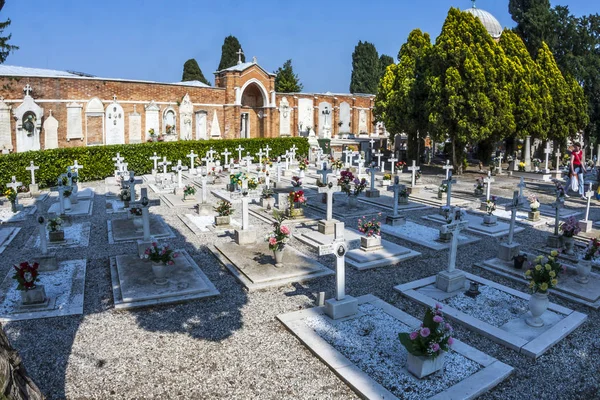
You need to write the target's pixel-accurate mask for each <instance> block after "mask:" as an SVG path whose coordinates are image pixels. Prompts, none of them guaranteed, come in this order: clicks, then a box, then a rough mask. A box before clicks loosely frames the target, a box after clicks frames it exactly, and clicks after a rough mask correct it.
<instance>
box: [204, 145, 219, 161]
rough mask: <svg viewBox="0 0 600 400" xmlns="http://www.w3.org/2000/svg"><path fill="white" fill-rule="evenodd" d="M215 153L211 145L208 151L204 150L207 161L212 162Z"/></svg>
mask: <svg viewBox="0 0 600 400" xmlns="http://www.w3.org/2000/svg"><path fill="white" fill-rule="evenodd" d="M215 153H217V152H216V151H215V150H213V148H212V147H211V148H210V150H209V151H207V152H206V158H207V159H208V161H209V162H213V161H215Z"/></svg>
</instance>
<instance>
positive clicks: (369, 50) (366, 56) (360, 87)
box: [350, 41, 380, 94]
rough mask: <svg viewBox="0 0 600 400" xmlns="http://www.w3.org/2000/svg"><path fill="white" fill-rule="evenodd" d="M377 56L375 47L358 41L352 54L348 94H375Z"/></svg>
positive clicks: (377, 68) (377, 77) (377, 79)
mask: <svg viewBox="0 0 600 400" xmlns="http://www.w3.org/2000/svg"><path fill="white" fill-rule="evenodd" d="M379 74H380V69H379V55H378V54H377V49H376V48H375V45H373V44H372V43H369V42H362V41H359V42H358V44H357V45H356V47H355V48H354V52H353V53H352V76H351V78H350V93H369V94H375V93H377V84H378V83H379Z"/></svg>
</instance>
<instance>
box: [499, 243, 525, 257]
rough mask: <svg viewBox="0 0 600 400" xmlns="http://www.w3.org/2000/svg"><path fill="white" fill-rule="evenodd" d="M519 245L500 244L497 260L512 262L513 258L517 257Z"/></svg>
mask: <svg viewBox="0 0 600 400" xmlns="http://www.w3.org/2000/svg"><path fill="white" fill-rule="evenodd" d="M520 250H521V245H520V244H519V243H511V244H508V243H500V245H499V247H498V258H499V259H501V260H504V261H512V260H513V257H515V256H518V255H519V251H520Z"/></svg>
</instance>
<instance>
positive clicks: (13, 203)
mask: <svg viewBox="0 0 600 400" xmlns="http://www.w3.org/2000/svg"><path fill="white" fill-rule="evenodd" d="M4 195H5V196H6V198H7V199H8V201H9V202H10V210H11V211H12V212H13V213H16V212H17V192H16V191H15V189H13V188H8V189H6V190H5V191H4Z"/></svg>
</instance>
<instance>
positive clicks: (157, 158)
mask: <svg viewBox="0 0 600 400" xmlns="http://www.w3.org/2000/svg"><path fill="white" fill-rule="evenodd" d="M150 159H151V160H152V161H153V162H154V171H156V170H157V169H158V165H157V164H158V160H160V157H159V156H157V155H156V152H154V155H153V156H152V157H150Z"/></svg>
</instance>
